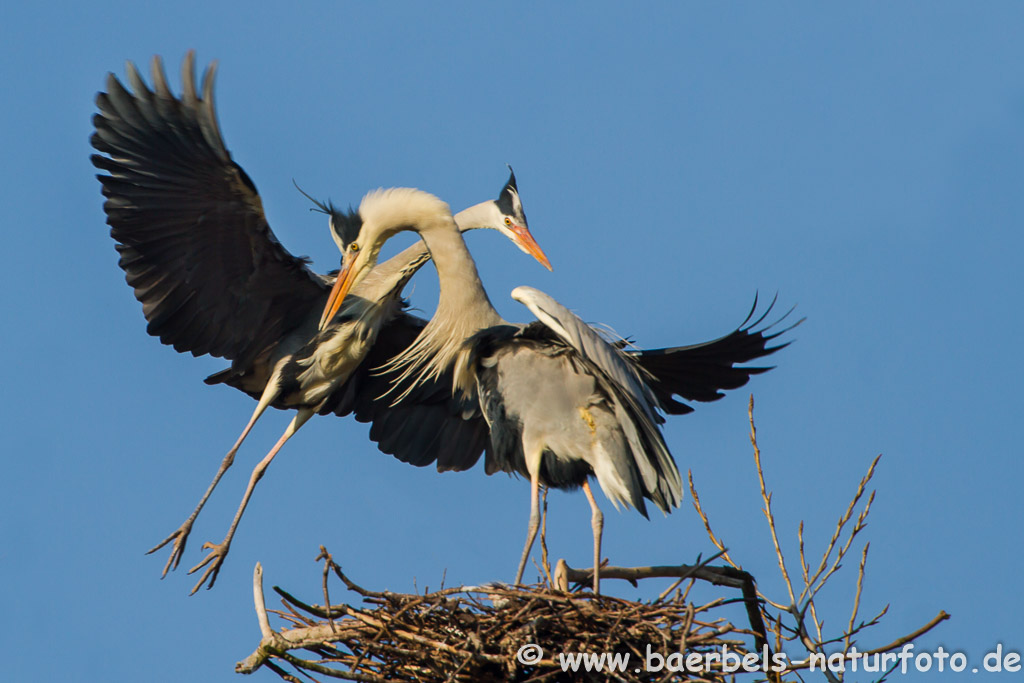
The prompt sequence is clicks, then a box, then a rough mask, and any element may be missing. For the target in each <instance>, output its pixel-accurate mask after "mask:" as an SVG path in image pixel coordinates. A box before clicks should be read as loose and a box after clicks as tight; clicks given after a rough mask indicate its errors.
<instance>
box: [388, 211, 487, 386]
mask: <svg viewBox="0 0 1024 683" xmlns="http://www.w3.org/2000/svg"><path fill="white" fill-rule="evenodd" d="M419 233H420V237H421V238H422V239H423V242H424V243H425V244H426V248H427V249H428V250H429V251H430V257H431V259H432V260H433V261H434V266H435V267H436V268H437V277H438V280H439V281H440V283H441V292H440V296H439V298H438V302H437V311H436V312H435V313H434V317H432V318H431V319H430V322H429V323H427V326H426V327H425V328H424V329H423V331H422V332H421V333H420V335H419V336H418V337H417V338H416V341H415V342H413V344H412V345H410V346H409V348H407V349H406V350H405V351H403V352H402V353H401V354H399V355H398V356H396V357H395V358H394V359H392V360H391V361H390V362H389V363H387V365H386V366H385V367H387V368H388V369H390V370H394V371H396V372H399V373H400V375H399V377H398V380H397V381H396V388H398V385H402V384H407V386H406V388H405V390H404V391H402V393H401V394H400V395H399V397H398V399H396V400H399V399H401V398H402V397H404V396H405V395H406V394H407V393H408V392H409V391H411V389H412V388H413V387H415V386H416V385H417V384H419V383H420V381H422V380H424V379H429V378H437V377H438V376H440V374H441V373H443V372H444V371H445V370H447V369H449V368H451V369H454V371H455V377H456V387H458V388H461V389H463V390H471V388H470V387H468V386H465V380H464V372H463V370H464V369H465V364H466V362H467V359H468V353H467V349H466V348H465V345H464V343H463V342H464V341H465V340H466V339H467V338H469V337H471V336H472V335H474V334H476V333H477V332H479V331H480V330H482V329H484V328H486V327H491V326H493V325H500V324H502V323H504V320H502V318H501V316H500V315H498V312H497V311H496V310H495V309H494V306H493V305H491V301H490V299H488V298H487V292H486V291H485V290H484V286H483V283H482V282H481V281H480V274H479V273H478V272H477V269H476V264H475V263H474V262H473V257H472V256H471V255H470V253H469V249H467V248H466V243H465V242H464V241H463V239H462V235H461V234H460V233H459V231H457V230H454V229H452V226H451V225H448V226H444V225H436V226H435V225H432V226H427V227H424V228H422V229H421V230H420V231H419ZM406 380H411V381H410V382H406ZM453 388H455V387H453Z"/></svg>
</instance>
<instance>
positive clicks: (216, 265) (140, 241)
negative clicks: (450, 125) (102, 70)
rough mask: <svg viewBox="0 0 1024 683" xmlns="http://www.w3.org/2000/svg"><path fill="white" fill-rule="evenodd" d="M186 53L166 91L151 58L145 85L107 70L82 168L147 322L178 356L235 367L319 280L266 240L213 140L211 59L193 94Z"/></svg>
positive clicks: (293, 321) (249, 189) (254, 208)
mask: <svg viewBox="0 0 1024 683" xmlns="http://www.w3.org/2000/svg"><path fill="white" fill-rule="evenodd" d="M194 72H195V68H194V54H193V53H192V52H189V53H188V55H187V56H186V57H185V60H184V63H183V65H182V83H183V92H182V95H181V97H180V98H179V97H175V96H174V95H173V94H172V93H171V90H170V87H169V86H168V85H167V79H166V77H165V75H164V70H163V65H162V64H161V62H160V59H159V58H156V57H155V58H154V59H153V62H152V82H153V87H152V89H151V88H150V87H148V86H147V85H146V83H145V81H144V80H143V78H142V76H141V75H140V74H139V72H138V70H137V69H136V68H135V66H134V65H133V64H131V63H129V64H128V65H127V67H126V73H127V77H126V80H127V82H128V84H129V85H130V87H131V91H129V90H128V89H127V88H125V87H124V86H123V85H122V84H121V82H120V81H119V80H118V79H117V77H115V76H114V75H113V74H110V75H109V76H108V78H107V91H106V92H105V93H99V94H98V95H97V96H96V105H97V107H98V108H99V113H98V114H96V115H95V116H94V117H93V122H94V125H95V129H96V130H95V133H94V134H93V136H92V140H91V141H92V145H93V147H94V148H95V149H96V151H97V152H98V154H94V155H93V156H92V162H93V164H94V165H95V166H96V167H97V168H98V169H100V170H101V171H103V172H104V173H101V174H100V175H98V176H97V177H98V178H99V180H100V182H101V184H102V188H103V195H104V196H105V197H106V202H105V203H104V210H105V211H106V213H107V223H108V224H109V225H110V228H111V230H110V234H111V237H113V238H114V240H115V241H116V242H117V249H118V252H119V253H120V257H121V258H120V262H119V264H120V266H121V268H122V269H123V270H124V271H125V279H126V281H127V282H128V284H129V285H130V286H131V287H132V288H133V289H134V290H135V296H136V298H137V299H138V300H139V301H140V302H141V303H142V305H143V312H144V314H145V316H146V320H147V321H148V322H149V325H148V328H147V329H148V331H149V333H150V334H152V335H154V336H157V337H159V338H160V340H161V341H162V342H163V343H165V344H168V345H171V346H173V347H174V348H175V349H176V350H178V351H189V352H191V353H193V354H194V355H202V354H206V353H209V354H211V355H214V356H220V357H223V358H227V359H229V360H232V361H234V362H235V364H236V365H241V366H245V365H247V364H249V363H251V362H252V361H253V359H255V358H256V357H257V356H258V355H259V354H260V353H261V352H262V351H264V350H265V349H266V348H268V347H269V346H271V345H273V344H274V343H276V342H277V341H279V340H280V339H281V338H282V337H283V336H284V335H285V334H287V332H289V331H290V330H292V329H294V328H295V327H297V326H298V325H299V324H301V322H302V320H303V319H304V318H305V317H306V316H307V315H309V313H310V310H311V309H312V308H315V306H316V304H317V302H318V301H319V300H321V299H322V297H323V295H324V292H325V286H324V284H323V281H322V279H321V278H319V277H318V276H316V275H315V274H314V273H313V272H312V271H310V270H309V269H308V267H307V265H306V261H305V260H304V259H301V258H297V257H295V256H293V255H292V254H290V253H289V252H288V251H287V250H286V249H285V248H284V247H282V246H281V244H280V243H279V242H278V241H277V238H276V237H275V236H274V233H273V232H272V231H271V229H270V226H269V225H268V224H267V220H266V217H265V216H264V213H263V207H262V202H261V201H260V197H259V194H258V193H257V191H256V187H255V185H254V184H253V183H252V180H251V179H250V178H249V176H248V175H247V174H246V173H245V171H244V170H243V169H242V168H241V167H240V166H238V165H237V164H236V163H235V162H234V161H233V160H232V159H231V154H230V153H229V152H228V150H227V147H226V146H225V144H224V140H223V136H222V135H221V132H220V126H219V124H218V122H217V114H216V109H215V106H214V102H213V88H214V78H215V73H216V67H215V65H211V66H210V67H209V68H207V69H206V71H205V73H204V76H203V81H202V93H203V94H202V96H201V97H200V95H199V94H198V90H197V88H196V82H195V75H194Z"/></svg>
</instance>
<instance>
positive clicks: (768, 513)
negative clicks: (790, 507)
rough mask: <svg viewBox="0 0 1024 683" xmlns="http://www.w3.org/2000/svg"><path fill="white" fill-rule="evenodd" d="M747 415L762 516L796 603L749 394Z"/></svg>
mask: <svg viewBox="0 0 1024 683" xmlns="http://www.w3.org/2000/svg"><path fill="white" fill-rule="evenodd" d="M747 416H748V418H749V420H750V444H751V445H752V446H753V447H754V464H755V465H756V466H757V480H758V482H760V484H761V500H762V501H764V516H765V517H766V518H767V519H768V528H770V529H771V532H772V543H774V544H775V555H776V557H777V558H778V560H779V569H780V570H781V571H782V578H783V579H785V581H786V589H787V590H788V591H789V602H790V604H792V605H795V604H796V596H795V595H794V594H793V582H792V581H790V579H789V571H788V570H787V569H786V560H785V559H784V558H783V556H782V548H781V547H780V546H779V535H778V534H777V533H776V531H775V515H774V514H773V513H772V494H770V493H768V491H767V489H766V487H765V484H764V471H763V470H762V469H761V449H760V448H759V447H758V445H757V427H756V426H754V395H753V394H751V395H750V403H749V404H748V405H747Z"/></svg>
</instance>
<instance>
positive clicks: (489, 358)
mask: <svg viewBox="0 0 1024 683" xmlns="http://www.w3.org/2000/svg"><path fill="white" fill-rule="evenodd" d="M358 216H359V219H360V221H361V226H360V227H359V229H358V233H357V235H356V237H355V238H354V239H353V240H352V241H351V242H349V243H348V244H347V247H346V249H345V252H344V258H343V259H342V269H341V273H339V275H338V278H337V280H336V282H335V284H334V287H333V288H332V290H331V294H330V297H329V299H328V303H327V307H326V308H325V310H324V316H323V319H324V320H330V319H331V318H332V317H333V316H334V315H335V313H336V311H338V310H340V307H342V306H343V305H344V301H345V300H346V298H345V297H346V294H347V292H349V291H350V290H351V289H352V288H354V287H358V286H359V285H360V283H361V282H362V281H363V277H364V276H365V273H367V272H372V271H371V270H370V269H372V267H373V266H374V264H375V263H376V260H377V257H378V254H379V253H380V248H381V246H382V245H383V243H384V242H385V241H387V240H388V239H389V238H390V237H392V236H393V235H395V234H397V233H398V232H401V231H406V230H411V231H414V232H416V233H418V234H419V236H420V237H421V238H422V240H423V242H424V243H425V244H426V245H427V248H428V249H429V250H430V253H431V257H432V261H433V263H434V266H435V267H436V268H437V273H438V278H439V280H440V284H441V289H440V296H439V300H438V304H437V310H436V312H435V314H434V316H433V317H432V318H431V320H430V322H429V323H428V324H427V325H426V327H425V328H424V329H423V331H422V332H421V333H420V335H419V336H418V337H417V338H416V340H415V341H414V342H413V343H412V344H411V345H410V346H409V347H408V348H407V349H405V350H404V351H402V352H401V353H400V354H399V355H398V356H396V357H395V358H393V359H392V360H391V361H389V362H388V363H387V364H386V365H385V368H386V369H387V370H389V371H390V376H389V379H388V381H389V382H390V385H391V386H390V395H391V396H392V397H393V398H392V403H391V406H392V409H394V410H399V409H400V410H402V411H404V412H403V413H402V414H403V415H404V418H403V419H406V420H414V419H415V415H416V412H417V405H418V404H419V403H420V401H421V398H420V397H421V394H422V392H423V390H424V388H429V389H430V390H429V392H427V393H428V395H429V394H432V393H433V391H434V389H433V386H434V383H435V382H436V381H437V380H438V378H441V377H444V376H445V375H447V374H450V375H451V378H452V384H451V391H452V394H453V396H454V398H455V400H458V401H460V402H461V403H462V405H463V406H464V411H465V412H464V413H463V414H464V416H465V417H467V418H468V419H477V418H479V417H482V418H483V419H484V420H485V421H486V424H487V427H488V430H489V439H488V448H487V455H486V471H487V473H488V474H490V473H493V472H497V471H504V472H515V473H517V474H520V475H522V476H524V477H526V478H528V479H529V481H530V522H529V528H528V531H527V540H526V544H525V547H524V548H523V552H522V555H521V557H520V562H519V566H518V570H517V572H516V579H515V580H516V583H519V582H520V581H521V580H522V576H523V571H524V569H525V566H526V561H527V558H528V557H529V554H530V550H531V548H532V545H533V542H534V539H535V537H536V534H537V529H538V526H539V521H540V513H539V489H540V486H541V485H544V486H549V487H556V488H566V489H576V488H582V489H583V492H584V494H585V495H586V497H587V500H588V502H589V504H590V507H591V526H592V531H593V540H594V545H593V549H594V590H595V592H596V591H598V589H599V576H600V564H601V562H600V558H601V536H602V529H603V515H602V513H601V510H600V508H599V507H598V505H597V501H596V500H595V498H594V495H593V492H592V491H591V487H590V480H591V478H594V479H596V480H597V482H598V484H599V485H600V487H601V489H602V490H603V491H604V493H605V495H606V496H607V497H608V498H609V499H610V500H611V501H612V503H613V504H615V505H616V507H618V505H620V504H622V505H625V506H631V507H634V508H636V509H637V510H638V511H639V512H641V513H642V514H644V515H645V516H646V505H645V500H649V501H651V502H653V503H654V504H655V505H656V506H657V507H658V508H659V509H661V510H662V511H663V512H666V513H667V512H669V511H670V510H671V509H672V508H673V507H677V506H678V505H679V503H680V501H681V499H682V495H683V490H682V481H681V478H680V475H679V470H678V468H677V466H676V463H675V461H674V459H673V457H672V455H671V453H670V452H669V449H668V446H667V445H666V443H665V440H664V438H663V436H662V433H661V429H660V425H661V423H662V422H663V419H664V418H663V417H662V416H661V415H660V413H659V411H661V410H663V411H665V412H668V413H675V414H681V413H684V412H689V410H690V408H689V406H687V405H686V404H684V403H682V402H680V401H677V400H676V399H675V398H674V396H675V395H678V396H680V397H683V398H690V399H694V400H714V399H715V398H718V397H720V396H721V391H720V390H721V389H723V388H734V387H737V386H741V385H742V384H744V383H745V382H746V381H747V379H748V378H749V376H750V375H752V374H756V373H758V372H763V371H764V370H766V369H767V368H756V367H755V368H750V367H743V366H737V363H743V362H746V361H748V360H751V359H753V358H757V357H760V356H765V355H768V354H771V353H773V352H775V351H777V350H778V349H779V348H781V347H782V346H785V344H780V345H778V346H774V347H769V346H768V343H769V341H770V340H772V339H773V338H775V337H777V336H778V335H779V334H782V333H783V332H785V330H783V331H781V332H774V333H768V331H767V329H762V330H755V329H754V328H755V327H757V325H758V324H759V323H760V322H761V320H763V319H764V317H763V316H762V317H761V318H760V319H758V320H757V321H755V322H754V323H753V324H752V325H750V326H747V322H746V321H745V322H744V324H743V325H741V327H740V328H739V329H738V330H736V331H735V332H733V333H732V334H730V335H727V336H726V337H723V338H721V339H718V340H715V341H712V342H708V343H705V344H698V345H694V346H689V347H676V348H673V349H660V350H655V351H646V352H645V351H640V352H632V353H630V352H627V351H625V350H624V345H623V344H622V343H615V342H610V341H608V340H606V339H605V338H604V337H603V336H602V335H601V334H600V333H598V331H597V330H595V329H594V328H592V327H590V326H589V325H587V324H586V323H584V322H583V321H582V320H580V319H579V318H577V317H576V316H575V315H573V314H572V313H571V312H570V311H569V310H568V309H567V308H565V307H564V306H562V305H561V304H559V303H558V302H556V301H555V300H554V299H552V298H551V297H549V296H547V295H546V294H544V293H542V292H540V291H538V290H536V289H532V288H529V287H518V288H516V289H515V290H513V292H512V297H513V298H514V299H516V300H517V301H520V302H521V303H523V304H524V305H526V306H527V307H528V308H529V309H530V311H531V312H532V313H533V314H534V315H535V316H536V317H537V320H536V321H535V322H533V323H530V324H527V325H519V324H512V323H509V322H506V321H505V320H503V319H502V318H501V316H500V315H499V314H498V312H497V311H496V310H495V309H494V307H493V305H492V304H491V301H490V300H489V298H488V297H487V293H486V292H485V291H484V288H483V284H482V283H481V281H480V277H479V274H478V272H477V270H476V266H475V264H474V262H473V258H472V256H471V255H470V253H469V250H468V249H467V248H466V244H465V242H464V241H463V239H462V235H461V234H460V232H459V230H458V226H457V224H456V222H455V220H454V218H453V216H452V214H451V212H450V210H449V208H448V205H447V204H446V203H444V202H443V201H441V200H440V199H438V198H437V197H435V196H433V195H431V194H428V193H426V192H422V191H420V190H414V189H409V188H392V189H389V190H378V191H375V192H371V193H369V194H368V195H366V196H365V197H364V198H363V201H362V203H361V204H360V206H359V211H358ZM773 303H774V302H773ZM755 307H756V301H755ZM770 308H771V307H769V310H770ZM752 313H753V311H752ZM784 317H785V316H784ZM748 321H749V316H748ZM770 327H771V326H769V328H770ZM408 438H410V439H415V438H417V436H416V435H415V434H412V435H409V437H408Z"/></svg>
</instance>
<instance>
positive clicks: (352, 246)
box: [348, 242, 359, 251]
mask: <svg viewBox="0 0 1024 683" xmlns="http://www.w3.org/2000/svg"><path fill="white" fill-rule="evenodd" d="M348 250H349V251H359V243H358V242H353V243H352V244H350V245H348Z"/></svg>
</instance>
